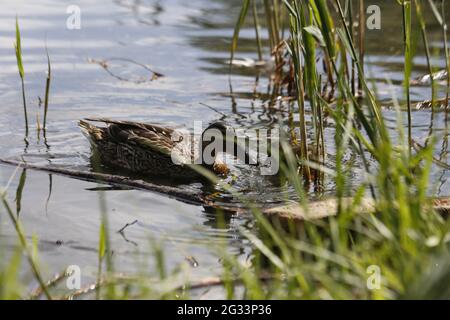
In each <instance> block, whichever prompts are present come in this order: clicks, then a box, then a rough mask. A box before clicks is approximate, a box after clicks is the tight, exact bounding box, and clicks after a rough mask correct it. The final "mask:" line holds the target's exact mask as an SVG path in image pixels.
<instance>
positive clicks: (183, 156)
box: [79, 118, 238, 179]
mask: <svg viewBox="0 0 450 320" xmlns="http://www.w3.org/2000/svg"><path fill="white" fill-rule="evenodd" d="M89 122H102V123H105V124H106V126H103V127H99V126H95V125H92V124H91V123H89ZM79 126H80V127H81V129H82V131H83V133H84V134H85V135H86V136H87V137H88V139H89V141H90V143H91V146H92V147H93V150H94V152H95V153H96V155H97V156H99V158H100V160H101V162H102V163H104V164H105V165H107V166H110V167H113V168H118V169H124V170H127V171H129V172H132V173H138V174H143V175H153V176H162V177H171V178H187V179H193V178H199V177H200V176H201V175H200V174H199V173H198V171H197V170H195V168H196V167H197V166H202V167H204V168H206V169H208V170H210V171H212V172H214V173H216V174H219V175H226V174H227V173H228V172H229V169H228V167H227V166H226V164H224V163H222V162H220V161H219V160H218V159H217V158H216V161H215V162H214V163H213V164H212V165H209V164H206V163H201V164H189V163H196V162H195V159H194V156H195V154H196V153H195V152H194V148H193V146H195V145H196V143H197V145H199V146H201V148H202V150H201V151H203V150H204V148H205V147H206V146H207V145H208V143H209V142H208V143H205V142H203V134H204V132H206V130H209V129H216V130H219V131H220V133H221V134H222V135H223V136H224V137H225V136H226V132H227V130H229V129H230V128H229V127H228V126H226V125H225V124H224V123H222V122H214V123H212V124H211V125H210V126H209V127H208V128H207V129H206V130H205V131H204V132H203V134H202V143H201V144H198V141H197V142H196V141H191V142H189V143H187V141H185V140H183V133H181V132H180V133H179V134H178V132H177V131H176V130H175V129H173V128H170V127H165V126H161V125H156V124H147V123H140V122H132V121H119V120H111V119H104V118H90V119H84V120H80V122H79ZM174 134H175V135H176V136H178V137H181V138H180V139H178V141H177V140H176V139H175V141H174V140H173V136H174ZM234 144H235V149H237V148H238V146H237V144H236V143H234ZM223 145H224V146H223V150H225V145H226V143H225V141H223ZM174 149H176V151H177V153H176V154H177V155H178V157H179V159H180V160H181V162H182V163H181V164H180V163H178V164H176V163H175V162H174V161H173V159H172V151H173V150H174ZM186 163H188V164H186Z"/></svg>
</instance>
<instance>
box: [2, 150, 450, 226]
mask: <svg viewBox="0 0 450 320" xmlns="http://www.w3.org/2000/svg"><path fill="white" fill-rule="evenodd" d="M0 163H3V164H8V165H13V166H19V167H21V168H26V169H30V170H38V171H44V172H48V173H54V174H58V175H63V176H67V177H70V178H75V179H79V180H84V181H89V182H97V183H102V184H108V185H112V186H118V187H128V188H133V189H137V190H145V191H151V192H155V193H159V194H162V195H165V196H168V197H171V198H174V199H177V200H179V201H182V202H185V203H190V204H196V205H202V206H203V207H205V208H210V209H220V210H223V211H226V212H230V213H245V212H248V210H246V209H245V208H242V207H238V206H226V205H224V204H223V203H221V204H217V203H216V202H215V201H214V200H211V199H210V198H208V196H207V195H204V194H201V193H199V192H195V191H191V190H186V189H183V188H178V187H171V186H163V185H157V184H153V183H150V182H147V181H143V180H134V179H131V178H128V177H124V176H119V175H110V174H105V173H97V172H89V171H78V170H72V169H66V168H58V167H52V166H38V165H34V164H30V163H26V162H23V161H19V160H10V159H1V158H0ZM352 204H353V199H352V198H344V199H343V201H342V205H344V206H349V205H352ZM433 209H434V210H435V211H437V212H438V213H440V214H442V215H448V213H449V212H450V197H445V198H439V199H433ZM337 210H338V201H337V199H336V198H329V199H324V200H320V201H314V202H310V203H309V204H308V210H305V208H304V207H303V206H302V205H300V204H299V203H297V202H292V203H288V204H286V205H282V206H277V207H272V208H266V209H262V212H263V213H264V214H265V215H266V216H268V217H278V218H282V219H290V220H297V221H303V220H315V219H323V218H327V217H331V216H334V215H336V212H337ZM354 210H355V211H356V212H357V213H373V212H375V203H374V201H373V199H371V198H364V199H362V201H361V202H360V204H359V205H357V206H355V208H354Z"/></svg>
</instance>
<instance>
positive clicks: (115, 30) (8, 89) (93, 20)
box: [0, 0, 450, 278]
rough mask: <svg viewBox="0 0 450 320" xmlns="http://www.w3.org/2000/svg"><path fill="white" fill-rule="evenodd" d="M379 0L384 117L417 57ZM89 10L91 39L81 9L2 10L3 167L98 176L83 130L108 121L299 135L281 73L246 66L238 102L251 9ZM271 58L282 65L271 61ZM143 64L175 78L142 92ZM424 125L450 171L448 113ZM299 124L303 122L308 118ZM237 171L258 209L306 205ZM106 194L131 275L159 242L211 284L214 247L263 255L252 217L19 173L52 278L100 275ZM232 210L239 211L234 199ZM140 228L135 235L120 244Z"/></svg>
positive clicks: (443, 185)
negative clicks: (231, 63)
mask: <svg viewBox="0 0 450 320" xmlns="http://www.w3.org/2000/svg"><path fill="white" fill-rule="evenodd" d="M373 2H376V3H378V4H380V5H381V7H382V13H383V21H382V31H369V32H368V34H367V36H368V41H367V47H368V57H367V69H366V70H367V73H368V76H369V77H370V78H371V79H373V80H374V81H375V82H376V85H377V92H378V94H379V97H380V100H381V101H382V102H383V105H386V106H390V105H392V101H391V100H392V94H393V92H394V93H395V94H396V95H397V96H398V97H402V88H401V83H402V79H403V71H402V70H403V58H402V57H401V52H402V44H401V39H400V38H399V37H398V30H400V26H399V25H398V22H399V21H401V19H400V15H401V11H400V10H399V8H398V7H397V4H396V3H395V1H389V2H388V1H373ZM77 3H78V5H79V6H80V8H81V12H82V20H81V29H80V30H68V29H67V28H66V26H65V23H66V19H67V14H66V8H67V6H68V5H70V4H72V3H71V1H56V0H42V1H31V0H26V1H21V2H20V3H19V2H17V1H13V0H4V1H2V4H1V5H0V8H1V10H0V70H1V73H0V98H1V100H2V105H1V107H0V108H1V111H2V116H1V117H0V150H1V153H2V157H14V158H17V157H20V156H23V157H24V159H25V160H26V161H28V162H32V163H35V164H39V165H52V166H61V167H64V168H72V169H77V170H91V165H90V149H89V144H88V142H87V141H86V139H85V138H84V137H83V136H82V134H81V133H80V131H79V129H78V126H77V122H78V120H79V119H80V118H83V117H95V116H102V117H110V118H118V119H125V120H134V121H141V122H157V123H164V124H167V125H172V126H174V127H187V128H192V127H193V122H194V121H196V120H202V121H204V122H211V121H213V120H219V119H221V120H224V121H227V122H228V123H230V124H232V125H233V126H235V127H236V128H263V127H270V126H273V125H276V124H278V123H279V122H281V123H283V124H284V125H286V124H287V119H288V118H287V114H288V111H289V110H292V108H293V105H292V104H291V103H290V102H289V101H288V99H278V100H275V101H271V98H272V91H271V88H270V83H269V81H268V79H267V74H268V69H270V66H266V67H260V68H256V69H255V68H248V67H246V66H244V65H242V66H235V67H234V68H233V71H232V72H233V76H232V88H233V90H232V92H230V88H229V82H228V70H229V68H228V64H227V60H228V59H229V51H228V50H229V47H230V37H231V34H232V30H233V25H234V21H235V18H236V17H237V15H238V12H239V5H240V3H241V1H238V0H235V1H218V0H216V1H206V0H195V1H189V2H187V1H179V0H168V1H159V0H145V1H144V0H140V1H139V0H114V1H108V2H107V1H87V0H82V1H77ZM16 13H17V14H18V16H19V21H20V27H21V31H22V47H23V48H22V49H23V53H24V67H25V73H26V76H25V80H26V87H27V101H28V104H29V107H28V108H29V118H30V119H33V121H30V122H31V127H30V133H31V134H30V145H29V147H28V148H27V149H26V150H25V151H24V147H25V146H24V143H23V134H24V133H23V110H22V108H21V95H20V83H19V78H18V74H17V66H16V62H15V56H14V49H13V41H14V19H15V15H16ZM449 14H450V13H449ZM448 19H450V17H448ZM428 30H429V32H430V43H431V45H432V52H433V57H434V58H433V61H434V63H435V66H436V68H442V67H443V66H444V60H443V58H442V45H441V41H440V29H439V27H438V25H437V23H436V22H435V21H433V19H430V24H429V26H428ZM253 32H254V31H253V29H252V28H251V27H250V26H249V27H248V28H244V29H243V30H242V33H241V38H242V40H241V41H240V42H239V52H238V53H237V58H240V59H256V58H257V54H256V47H255V41H254V39H253ZM381 38H382V45H380V39H381ZM45 42H47V46H48V50H49V54H50V59H51V61H52V75H53V79H52V87H51V97H50V107H49V108H50V111H49V120H48V130H47V140H44V139H42V137H41V139H38V138H37V136H36V134H34V133H35V132H36V121H34V119H35V118H36V114H37V113H40V114H42V112H43V110H42V107H40V106H39V98H40V99H42V98H43V95H44V90H45V77H46V75H45V72H46V70H47V60H46V56H45V49H44V47H45ZM417 54H418V55H417V57H416V59H415V64H416V67H415V69H414V72H415V73H414V74H413V77H418V76H420V75H422V74H424V73H426V72H427V71H426V70H427V67H426V60H425V58H424V55H423V49H422V48H421V47H420V46H419V48H418V51H417ZM265 56H266V57H267V56H268V53H267V52H265ZM111 58H116V59H122V60H116V61H115V63H112V64H111V71H112V73H113V74H114V75H116V77H114V76H111V74H109V73H108V72H105V70H103V69H102V68H101V67H100V66H99V65H97V64H93V63H90V62H92V61H93V60H94V61H104V60H108V59H111ZM126 61H128V63H126ZM130 61H134V62H137V64H136V63H129V62H130ZM119 62H120V63H119ZM142 66H146V67H147V68H150V69H151V70H154V71H156V72H158V73H161V74H163V75H164V77H160V78H158V79H156V80H155V81H140V80H141V79H152V78H151V72H150V71H149V70H146V69H145V68H142ZM124 79H128V80H130V79H131V81H123V80H124ZM387 79H389V80H390V81H389V82H388V81H387ZM390 83H392V84H390ZM444 90H445V88H444V87H443V86H440V87H438V94H439V96H442V93H443V92H444ZM429 97H430V90H429V88H427V87H421V86H414V87H413V88H412V99H413V101H415V102H418V101H423V100H425V99H429ZM294 111H295V110H294ZM294 114H295V113H294ZM384 115H385V117H386V119H387V121H388V124H389V126H391V127H392V129H395V128H396V115H395V112H394V111H393V110H386V111H385V112H384ZM405 119H406V117H405ZM413 120H414V137H415V138H416V140H417V141H418V142H419V143H422V144H423V143H424V142H425V140H426V139H427V137H428V134H429V132H430V122H431V120H433V129H432V130H433V133H434V134H435V135H436V136H437V137H438V138H439V143H438V144H437V145H436V150H435V156H436V157H437V158H439V159H441V161H443V162H447V153H448V143H447V136H446V135H445V134H446V131H445V128H446V126H447V122H446V118H445V114H444V113H442V112H438V113H436V114H435V115H434V118H433V119H432V118H431V113H430V111H429V110H420V111H416V112H414V114H413ZM293 121H294V122H296V121H298V119H297V118H296V117H295V116H294V119H293ZM325 135H326V140H327V141H328V142H329V143H328V146H329V147H328V149H327V165H328V166H329V167H331V168H333V160H334V150H333V144H334V143H333V141H334V129H333V125H332V124H331V123H330V124H328V125H327V127H326V128H325ZM349 158H351V155H349ZM355 162H356V167H355V170H354V171H353V172H351V173H350V174H351V177H352V178H353V181H354V183H355V184H357V183H358V181H359V179H360V178H361V174H362V170H360V169H358V160H355ZM13 170H14V168H11V167H7V166H3V165H1V166H0V184H1V185H5V184H6V183H7V181H8V179H9V178H10V176H11V174H12V172H13ZM235 172H236V174H237V179H236V182H235V184H234V187H235V188H236V189H237V190H240V192H241V193H242V194H245V195H246V196H247V197H250V198H251V199H254V200H256V201H266V202H275V201H280V200H283V199H285V198H292V197H293V196H294V195H295V193H294V191H293V190H292V189H291V188H290V187H289V186H286V185H285V184H282V183H281V184H280V181H279V180H278V179H274V178H270V177H269V178H268V177H262V176H260V175H258V174H256V173H255V172H254V169H253V168H246V167H237V168H235ZM249 177H251V178H249ZM448 178H449V172H448V170H443V169H442V168H440V167H438V166H434V167H433V173H432V181H435V182H436V185H435V186H433V187H434V188H435V190H437V191H438V192H439V194H441V195H448V194H449V191H450V190H449V184H448ZM274 180H275V181H274ZM161 183H168V182H161ZM184 187H186V188H190V190H197V191H199V192H205V191H208V192H212V191H214V190H210V189H208V188H207V187H205V186H204V185H202V184H199V183H195V184H191V185H188V186H184ZM324 189H325V190H324V192H325V193H333V182H332V180H331V179H329V178H327V179H326V181H325V185H324ZM15 191H16V194H14V192H15ZM99 192H104V193H105V194H106V198H107V200H108V201H107V203H108V213H109V216H110V219H109V221H110V224H111V226H110V228H111V234H112V237H113V239H112V241H113V247H114V251H115V252H116V256H117V257H118V258H117V260H118V261H117V264H118V265H117V266H116V267H117V268H118V269H120V270H123V271H127V270H130V269H133V266H134V265H136V264H135V262H136V260H137V259H138V257H141V256H145V253H148V252H147V251H148V250H149V246H148V243H149V239H158V241H162V242H163V244H164V247H165V249H166V250H165V252H167V254H166V257H167V259H168V261H169V262H170V266H175V265H177V264H178V263H181V262H183V261H185V259H186V257H194V259H195V261H197V263H198V267H196V268H195V272H193V274H194V277H199V278H200V277H202V276H206V275H211V274H216V273H218V272H219V270H220V268H218V266H220V262H218V261H217V259H216V257H215V255H214V253H213V252H212V250H211V246H213V245H221V244H223V243H227V244H228V248H229V250H230V251H232V252H233V253H235V254H237V255H240V256H241V257H242V258H243V259H246V258H247V256H248V255H250V253H251V249H250V247H249V246H248V244H247V243H246V242H245V241H244V240H243V239H242V238H241V236H240V235H239V233H238V232H237V229H238V227H239V226H248V225H249V224H250V225H251V223H252V222H251V220H249V219H247V218H246V217H245V216H228V217H227V218H226V219H225V225H224V226H223V227H220V228H219V227H217V214H216V213H215V212H209V210H205V209H204V208H202V207H200V206H196V205H189V204H186V203H182V202H179V201H176V200H173V199H169V198H167V197H164V196H161V195H157V194H153V193H147V192H142V191H136V190H129V189H123V188H122V189H121V188H107V187H105V186H98V185H96V184H94V183H88V182H84V181H79V180H73V179H69V178H66V177H61V176H55V175H53V176H52V175H48V174H45V173H39V172H33V171H25V170H23V171H20V172H19V173H18V174H17V175H16V177H15V179H14V180H13V183H12V184H11V186H10V188H9V193H10V196H11V198H12V199H11V200H14V196H15V200H16V211H17V214H18V215H19V214H20V218H21V219H22V221H23V223H24V224H25V228H26V230H27V234H28V235H31V234H36V235H37V236H38V238H39V239H40V242H39V246H40V249H41V252H42V257H41V258H42V260H43V261H45V262H46V264H47V265H48V269H49V271H55V270H58V271H59V270H60V269H62V268H63V267H65V266H66V265H68V264H78V265H80V266H82V267H84V266H86V268H88V267H89V266H90V267H92V266H94V265H95V264H96V259H97V253H96V248H97V241H98V229H99V220H100V219H99V208H98V193H99ZM219 200H221V201H225V202H229V201H234V199H232V197H231V196H228V195H223V196H222V198H219ZM2 221H3V220H2ZM134 221H137V222H136V223H133V222H134ZM127 223H128V224H131V225H129V226H128V227H127V228H126V230H125V231H124V232H120V233H118V232H117V231H118V230H121V228H123V227H124V226H125V225H126V224H127ZM1 230H2V238H1V240H0V243H1V244H3V245H6V246H8V247H9V248H11V247H12V246H13V245H14V244H15V237H14V236H13V231H12V229H11V228H10V227H3V226H2V229H1ZM191 267H192V266H191Z"/></svg>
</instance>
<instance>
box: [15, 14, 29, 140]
mask: <svg viewBox="0 0 450 320" xmlns="http://www.w3.org/2000/svg"><path fill="white" fill-rule="evenodd" d="M14 48H15V51H16V60H17V68H18V69H19V76H20V80H21V83H22V99H23V111H24V116H25V139H26V138H27V137H28V114H27V102H26V98H25V81H24V78H25V71H24V68H23V62H22V45H21V38H20V29H19V21H18V18H17V17H16V42H15V43H14Z"/></svg>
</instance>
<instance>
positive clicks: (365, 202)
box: [264, 197, 450, 220]
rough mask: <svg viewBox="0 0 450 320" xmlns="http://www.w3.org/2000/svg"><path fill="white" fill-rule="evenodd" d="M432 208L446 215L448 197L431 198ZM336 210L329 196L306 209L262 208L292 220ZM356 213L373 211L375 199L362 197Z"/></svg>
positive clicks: (329, 214) (335, 202)
mask: <svg viewBox="0 0 450 320" xmlns="http://www.w3.org/2000/svg"><path fill="white" fill-rule="evenodd" d="M352 204H353V199H352V198H344V199H343V200H342V205H343V206H344V207H348V206H350V205H352ZM432 206H433V209H434V210H435V211H436V212H437V213H439V214H441V215H446V216H447V215H448V213H449V212H450V197H444V198H436V199H433V200H432ZM337 210H338V200H337V199H336V198H329V199H325V200H320V201H315V202H310V203H309V204H308V208H307V209H306V208H305V207H303V206H302V205H300V204H298V203H292V204H288V205H284V206H279V207H274V208H270V209H267V210H264V213H265V214H266V215H269V216H277V217H282V218H287V219H293V220H316V219H323V218H327V217H332V216H335V215H336V213H337ZM353 210H354V211H355V212H356V213H358V214H367V213H375V212H376V210H375V201H374V200H373V199H372V198H364V199H362V200H361V202H360V204H358V205H356V206H354V209H353Z"/></svg>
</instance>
